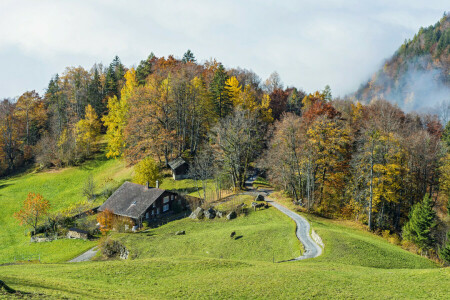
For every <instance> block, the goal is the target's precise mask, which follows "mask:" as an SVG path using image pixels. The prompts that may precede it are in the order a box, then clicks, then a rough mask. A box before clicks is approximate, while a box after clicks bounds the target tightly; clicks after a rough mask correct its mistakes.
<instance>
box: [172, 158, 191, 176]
mask: <svg viewBox="0 0 450 300" xmlns="http://www.w3.org/2000/svg"><path fill="white" fill-rule="evenodd" d="M169 167H170V169H171V170H172V176H173V179H175V180H179V179H185V178H188V172H189V165H188V163H187V162H186V161H185V160H184V159H183V158H181V157H178V158H176V159H174V160H172V161H171V162H169Z"/></svg>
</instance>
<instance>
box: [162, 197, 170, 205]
mask: <svg viewBox="0 0 450 300" xmlns="http://www.w3.org/2000/svg"><path fill="white" fill-rule="evenodd" d="M169 202H170V197H169V196H166V197H164V200H163V203H164V204H166V203H169Z"/></svg>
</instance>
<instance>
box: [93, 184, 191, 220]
mask: <svg viewBox="0 0 450 300" xmlns="http://www.w3.org/2000/svg"><path fill="white" fill-rule="evenodd" d="M175 207H178V208H181V209H184V208H185V202H184V201H183V199H182V198H181V197H179V196H178V195H177V194H176V193H173V192H170V191H166V190H162V189H159V188H153V187H150V186H149V185H148V184H147V185H140V184H136V183H132V182H128V181H126V182H125V183H124V184H122V185H121V186H120V187H119V188H118V189H117V190H116V191H115V192H114V193H113V194H112V195H111V197H109V198H108V200H106V201H105V203H103V204H102V206H100V207H99V208H98V211H105V210H106V209H108V210H110V211H111V212H112V213H113V214H114V215H116V216H121V217H125V218H129V219H132V220H133V222H134V224H137V225H140V224H141V222H142V221H144V220H148V221H150V220H152V219H156V218H159V217H161V216H163V215H166V214H170V213H173V211H174V208H175Z"/></svg>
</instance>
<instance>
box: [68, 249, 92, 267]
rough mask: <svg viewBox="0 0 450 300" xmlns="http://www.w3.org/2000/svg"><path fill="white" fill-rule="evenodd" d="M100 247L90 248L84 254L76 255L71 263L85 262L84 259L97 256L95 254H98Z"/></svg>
mask: <svg viewBox="0 0 450 300" xmlns="http://www.w3.org/2000/svg"><path fill="white" fill-rule="evenodd" d="M97 252H98V249H97V247H94V248H92V249H89V250H88V251H86V252H84V253H83V254H81V255H79V256H77V257H75V258H74V259H72V260H69V262H70V263H72V262H83V261H90V260H91V258H93V257H94V256H95V254H97Z"/></svg>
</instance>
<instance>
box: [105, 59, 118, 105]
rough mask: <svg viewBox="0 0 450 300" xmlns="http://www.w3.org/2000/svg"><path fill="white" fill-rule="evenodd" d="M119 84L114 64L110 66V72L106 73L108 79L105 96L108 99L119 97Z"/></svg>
mask: <svg viewBox="0 0 450 300" xmlns="http://www.w3.org/2000/svg"><path fill="white" fill-rule="evenodd" d="M118 86H119V85H118V82H117V77H116V72H115V70H114V66H113V65H112V64H110V65H109V67H108V70H107V71H106V79H105V95H106V96H107V97H114V96H116V97H118V96H119V93H118V92H117V89H118Z"/></svg>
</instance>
